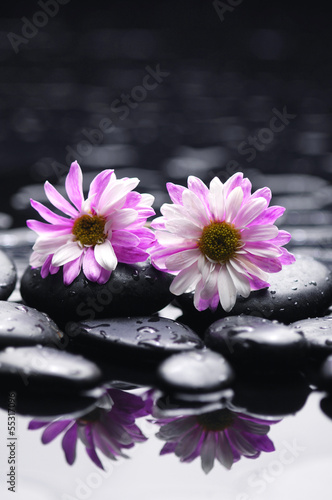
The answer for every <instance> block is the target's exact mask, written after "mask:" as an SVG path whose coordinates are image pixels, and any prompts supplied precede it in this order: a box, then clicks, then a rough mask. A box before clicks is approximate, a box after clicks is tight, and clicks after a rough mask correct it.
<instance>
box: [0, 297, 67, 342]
mask: <svg viewBox="0 0 332 500" xmlns="http://www.w3.org/2000/svg"><path fill="white" fill-rule="evenodd" d="M63 342H64V334H63V333H62V332H61V330H59V328H58V327H57V325H56V324H55V323H54V322H53V321H52V320H51V319H50V318H49V317H48V316H47V315H46V314H45V313H42V312H39V311H37V310H36V309H33V308H31V307H27V306H24V305H21V304H17V303H15V302H6V301H0V349H3V348H4V347H8V346H15V347H18V346H29V345H30V346H31V345H32V346H34V345H37V344H41V345H44V346H49V347H61V346H62V344H63Z"/></svg>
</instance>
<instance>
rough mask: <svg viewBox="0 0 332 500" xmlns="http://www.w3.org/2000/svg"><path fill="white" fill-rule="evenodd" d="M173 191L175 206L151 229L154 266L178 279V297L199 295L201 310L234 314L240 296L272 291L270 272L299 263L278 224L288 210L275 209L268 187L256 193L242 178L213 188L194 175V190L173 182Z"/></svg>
mask: <svg viewBox="0 0 332 500" xmlns="http://www.w3.org/2000/svg"><path fill="white" fill-rule="evenodd" d="M167 189H168V193H169V195H170V198H171V200H172V202H173V204H167V203H165V204H164V205H163V206H162V207H161V213H162V216H161V217H158V218H156V219H155V220H154V221H153V222H152V224H151V226H152V227H153V228H154V229H155V230H156V242H155V244H154V245H153V248H152V250H151V258H152V263H153V264H154V265H155V267H157V268H158V269H160V270H163V271H167V272H170V273H173V274H175V275H176V276H175V278H174V280H173V282H172V285H171V288H170V290H171V292H172V293H173V294H174V295H181V294H183V293H185V292H188V291H194V292H195V294H194V304H195V307H196V308H197V309H198V310H200V311H203V310H205V309H207V308H210V309H212V310H215V309H216V308H217V306H218V304H219V302H220V303H221V306H222V308H223V309H224V310H225V311H227V312H229V311H231V309H232V308H233V307H234V304H235V302H236V298H237V294H239V295H242V297H248V296H249V294H250V292H251V290H259V289H261V288H265V287H268V286H269V283H268V277H269V273H276V272H279V271H280V270H281V269H282V266H283V265H285V264H292V263H293V262H294V261H295V258H294V256H293V255H292V254H290V253H289V252H288V251H287V250H286V249H285V248H283V245H285V244H286V243H288V242H289V240H290V238H291V235H290V234H289V233H287V232H286V231H279V230H278V228H277V226H275V224H274V222H275V221H276V219H277V218H278V217H280V216H281V215H282V214H283V212H284V210H285V209H284V208H283V207H279V206H271V207H269V203H270V200H271V191H270V189H268V188H262V189H258V190H257V191H255V192H254V193H253V194H252V193H251V183H250V181H249V179H247V178H243V174H242V173H237V174H234V175H233V176H232V177H230V178H229V179H228V180H227V181H226V182H225V183H224V184H223V183H222V182H221V181H220V179H218V177H215V178H214V179H212V181H211V182H210V186H209V188H208V187H207V186H206V185H205V184H204V183H203V182H202V181H201V180H200V179H198V178H197V177H194V176H190V177H189V178H188V188H186V187H184V186H179V185H175V184H172V183H168V184H167Z"/></svg>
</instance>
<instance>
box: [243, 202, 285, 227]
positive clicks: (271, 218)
mask: <svg viewBox="0 0 332 500" xmlns="http://www.w3.org/2000/svg"><path fill="white" fill-rule="evenodd" d="M285 210H286V209H285V208H284V207H279V206H278V205H274V206H273V207H268V208H266V210H264V212H263V213H261V214H260V215H259V216H258V217H256V219H254V220H253V221H251V222H250V224H248V226H255V225H256V224H264V225H266V224H274V223H275V221H276V220H277V219H279V217H281V216H282V214H283V213H284V212H285Z"/></svg>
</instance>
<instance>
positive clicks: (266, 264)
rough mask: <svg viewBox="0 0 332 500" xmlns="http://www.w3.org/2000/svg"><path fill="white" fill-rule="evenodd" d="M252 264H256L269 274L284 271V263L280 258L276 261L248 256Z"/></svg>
mask: <svg viewBox="0 0 332 500" xmlns="http://www.w3.org/2000/svg"><path fill="white" fill-rule="evenodd" d="M247 257H248V259H249V260H250V262H252V263H253V264H255V265H256V266H257V267H259V268H260V269H262V271H265V272H267V273H278V272H279V271H281V269H282V263H281V261H280V257H277V258H275V259H272V258H266V257H258V256H257V255H252V254H250V255H249V254H247Z"/></svg>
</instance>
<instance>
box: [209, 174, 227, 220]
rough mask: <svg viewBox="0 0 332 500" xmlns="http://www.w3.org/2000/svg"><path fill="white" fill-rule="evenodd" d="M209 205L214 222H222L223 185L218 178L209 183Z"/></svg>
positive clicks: (223, 208)
mask: <svg viewBox="0 0 332 500" xmlns="http://www.w3.org/2000/svg"><path fill="white" fill-rule="evenodd" d="M209 205H210V210H211V214H212V216H213V217H214V220H216V221H223V220H224V212H225V199H224V185H223V184H222V182H221V181H220V179H218V177H214V179H212V181H211V182H210V192H209Z"/></svg>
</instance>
